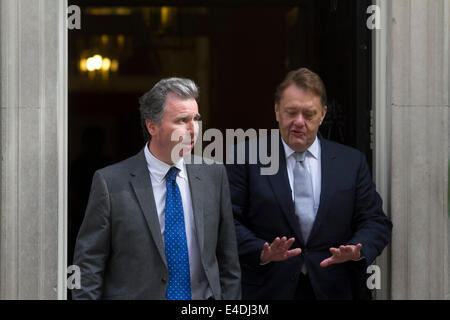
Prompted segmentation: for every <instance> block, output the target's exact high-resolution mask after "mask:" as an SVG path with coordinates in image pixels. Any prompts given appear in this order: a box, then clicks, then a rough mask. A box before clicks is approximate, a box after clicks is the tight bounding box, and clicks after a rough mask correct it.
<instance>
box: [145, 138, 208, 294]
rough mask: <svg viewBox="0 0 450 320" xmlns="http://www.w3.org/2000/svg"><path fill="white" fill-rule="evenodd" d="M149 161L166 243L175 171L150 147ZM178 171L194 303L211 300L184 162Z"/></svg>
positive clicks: (162, 233)
mask: <svg viewBox="0 0 450 320" xmlns="http://www.w3.org/2000/svg"><path fill="white" fill-rule="evenodd" d="M144 153H145V159H146V160H147V167H148V171H149V174H150V180H151V182H152V187H153V196H154V198H155V203H156V210H157V211H158V219H159V226H160V229H161V236H162V239H163V242H164V234H165V206H166V192H167V190H166V179H165V177H166V174H167V172H168V171H169V169H170V168H171V166H170V165H168V164H167V163H165V162H162V161H161V160H159V159H157V158H156V157H155V156H154V155H153V154H152V153H151V152H150V150H149V148H148V144H146V145H145V148H144ZM174 166H175V167H177V168H178V169H180V172H179V173H178V175H177V178H176V182H177V184H178V188H179V189H180V194H181V200H182V203H183V212H184V224H185V228H186V241H187V247H188V252H189V269H190V274H191V296H192V299H207V298H209V297H210V296H212V291H211V288H210V287H209V283H208V280H207V278H206V274H205V271H204V269H203V265H202V261H201V258H200V249H199V246H198V241H197V232H196V229H195V221H194V212H193V209H192V200H191V199H192V198H191V190H190V188H189V180H188V175H187V171H186V164H185V163H184V160H183V158H181V160H180V161H179V162H177V163H176V164H174Z"/></svg>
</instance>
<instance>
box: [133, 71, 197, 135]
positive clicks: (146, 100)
mask: <svg viewBox="0 0 450 320" xmlns="http://www.w3.org/2000/svg"><path fill="white" fill-rule="evenodd" d="M169 93H173V94H176V95H177V96H178V97H180V98H183V99H195V100H196V101H197V103H198V100H199V89H198V87H197V85H196V84H195V82H194V81H192V80H190V79H184V78H165V79H161V80H160V81H159V82H158V83H157V84H155V85H154V86H153V88H152V89H151V90H150V91H148V92H147V93H145V94H144V95H143V96H142V97H140V98H139V104H140V107H139V111H140V113H141V126H142V131H143V134H144V139H145V141H149V140H150V139H151V135H150V133H149V132H148V130H147V127H146V125H145V120H146V119H148V120H150V121H151V122H154V123H157V124H161V122H162V119H163V115H164V111H165V106H166V99H167V95H168V94H169Z"/></svg>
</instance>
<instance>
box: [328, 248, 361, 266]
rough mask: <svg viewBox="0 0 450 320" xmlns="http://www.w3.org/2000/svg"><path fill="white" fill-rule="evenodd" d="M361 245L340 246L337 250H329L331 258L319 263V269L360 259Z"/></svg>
mask: <svg viewBox="0 0 450 320" xmlns="http://www.w3.org/2000/svg"><path fill="white" fill-rule="evenodd" d="M361 248H362V244H361V243H358V244H357V245H356V246H355V245H351V244H350V245H347V246H340V247H339V248H330V252H331V254H332V256H331V257H329V258H327V259H325V260H323V261H322V262H321V263H320V266H321V267H328V266H329V265H332V264H335V263H343V262H347V261H350V260H358V259H359V258H360V257H361Z"/></svg>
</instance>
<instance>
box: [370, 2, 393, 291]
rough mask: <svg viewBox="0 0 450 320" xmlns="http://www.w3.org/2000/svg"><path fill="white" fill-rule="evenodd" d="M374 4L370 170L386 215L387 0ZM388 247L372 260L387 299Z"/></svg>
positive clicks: (388, 122) (388, 211)
mask: <svg viewBox="0 0 450 320" xmlns="http://www.w3.org/2000/svg"><path fill="white" fill-rule="evenodd" d="M375 4H376V5H378V6H379V8H380V17H381V29H379V30H373V31H372V43H373V46H372V48H373V49H372V50H373V51H372V61H373V64H372V76H373V78H372V106H373V108H372V109H373V112H374V118H375V150H374V154H373V163H374V170H373V171H374V181H375V184H376V187H377V191H378V193H379V194H380V196H381V198H382V199H383V210H384V212H385V213H386V214H387V216H389V217H390V214H391V206H390V202H391V190H390V157H391V144H390V142H391V140H390V138H391V114H390V104H391V103H390V95H391V92H390V83H391V81H390V79H391V78H390V63H391V61H390V50H391V48H390V45H389V44H390V30H391V24H390V17H391V16H390V14H391V12H390V0H377V1H376V2H375ZM390 249H391V245H390V244H389V245H388V247H387V248H386V249H385V250H384V251H383V253H382V255H381V256H380V257H378V258H377V260H376V264H377V265H379V266H380V269H381V274H382V281H381V290H379V291H376V299H377V300H387V299H390V277H391V272H390V271H391V270H390Z"/></svg>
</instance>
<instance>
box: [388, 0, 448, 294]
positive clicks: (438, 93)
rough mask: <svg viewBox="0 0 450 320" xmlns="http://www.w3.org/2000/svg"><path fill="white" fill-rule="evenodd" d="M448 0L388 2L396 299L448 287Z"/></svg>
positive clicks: (443, 290) (444, 290) (393, 288)
mask: <svg viewBox="0 0 450 320" xmlns="http://www.w3.org/2000/svg"><path fill="white" fill-rule="evenodd" d="M449 2H450V1H448V0H427V1H425V0H393V1H389V3H390V6H391V7H390V11H391V16H390V19H391V22H390V25H391V30H390V33H391V40H390V41H391V42H390V51H391V52H390V59H391V67H392V69H391V70H389V71H388V72H389V73H390V75H389V77H390V81H391V82H392V87H391V88H389V90H388V94H390V101H391V105H390V108H391V110H390V113H391V115H392V122H391V132H392V136H391V147H392V148H391V217H392V221H393V224H394V229H393V237H392V256H391V264H392V266H391V268H392V273H391V295H392V298H393V299H445V297H446V294H447V282H448V279H447V247H448V241H447V219H448V217H447V206H448V203H447V183H448V181H447V180H448V178H447V172H448V171H447V170H448V154H447V152H448V149H447V146H448V107H449V93H448V88H449V38H450V32H449V15H450V4H449Z"/></svg>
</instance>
